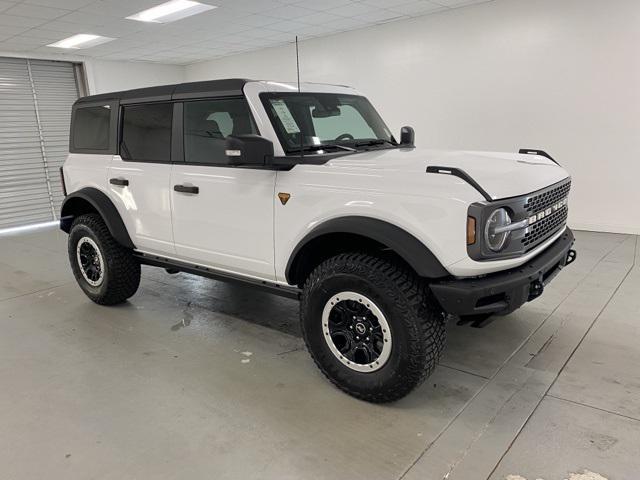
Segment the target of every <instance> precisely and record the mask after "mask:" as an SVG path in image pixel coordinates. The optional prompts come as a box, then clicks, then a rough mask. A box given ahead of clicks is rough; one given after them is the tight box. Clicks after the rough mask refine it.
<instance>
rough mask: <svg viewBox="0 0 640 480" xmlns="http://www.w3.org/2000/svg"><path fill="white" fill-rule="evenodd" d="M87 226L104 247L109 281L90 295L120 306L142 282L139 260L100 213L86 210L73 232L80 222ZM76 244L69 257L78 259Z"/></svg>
mask: <svg viewBox="0 0 640 480" xmlns="http://www.w3.org/2000/svg"><path fill="white" fill-rule="evenodd" d="M80 224H81V225H84V226H86V227H87V228H88V229H90V230H91V231H92V232H93V233H94V234H95V235H96V237H98V239H99V242H100V246H101V247H102V256H103V260H104V262H105V263H106V264H107V270H108V274H109V280H108V285H107V288H106V289H105V291H104V292H102V293H101V294H99V295H92V294H90V293H88V292H86V291H85V293H87V296H88V297H89V298H90V299H91V300H93V301H94V302H95V303H97V304H99V305H117V304H119V303H123V302H125V301H126V300H127V299H128V298H130V297H131V296H133V295H134V294H135V293H136V291H137V290H138V287H139V285H140V263H139V262H138V261H137V260H136V259H135V257H134V256H133V255H132V253H131V251H130V250H129V249H127V248H125V247H123V246H122V245H120V244H119V243H118V242H117V241H116V240H115V239H114V238H113V236H112V235H111V233H110V232H109V229H108V228H107V226H106V225H105V223H104V221H103V220H102V218H101V217H100V215H98V214H97V213H87V214H84V215H80V216H79V217H77V218H76V219H75V220H74V221H73V224H72V226H71V230H70V232H73V229H74V227H75V226H77V225H80ZM75 255H76V253H75V245H72V242H69V258H70V260H71V262H75V261H76V260H75ZM74 274H75V276H76V278H77V280H78V282H84V278H83V277H82V276H81V275H80V278H78V275H77V274H76V272H75V270H74Z"/></svg>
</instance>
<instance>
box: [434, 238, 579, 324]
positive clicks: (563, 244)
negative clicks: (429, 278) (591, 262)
mask: <svg viewBox="0 0 640 480" xmlns="http://www.w3.org/2000/svg"><path fill="white" fill-rule="evenodd" d="M573 242H574V236H573V232H572V231H571V230H570V229H569V228H567V229H566V230H565V231H564V233H563V234H562V236H561V237H560V238H558V240H556V241H555V242H554V243H553V244H551V245H550V246H549V247H547V249H546V250H545V251H544V252H542V253H541V254H540V255H538V256H537V257H535V258H534V259H533V260H531V261H530V262H529V263H526V264H524V265H521V266H520V267H518V268H514V269H512V270H505V271H502V272H497V273H491V274H489V275H486V276H484V277H474V278H463V279H453V280H443V281H440V282H437V283H433V284H431V290H432V291H433V293H434V295H435V296H436V298H437V299H438V301H439V302H440V305H441V306H442V308H443V309H444V310H445V312H447V313H449V314H452V315H477V314H483V313H492V314H502V315H505V314H507V313H510V312H513V311H514V310H516V309H517V308H520V307H521V306H522V305H523V304H524V303H525V302H528V301H530V300H533V299H534V298H537V297H539V296H540V295H541V294H542V292H543V290H544V287H545V285H547V284H548V283H549V282H550V281H551V280H552V279H553V278H554V277H555V276H556V275H557V274H558V272H559V271H560V270H561V269H562V268H563V267H565V266H566V265H569V264H570V263H572V262H573V261H574V260H575V258H576V251H575V250H573V249H572V248H571V247H572V246H573Z"/></svg>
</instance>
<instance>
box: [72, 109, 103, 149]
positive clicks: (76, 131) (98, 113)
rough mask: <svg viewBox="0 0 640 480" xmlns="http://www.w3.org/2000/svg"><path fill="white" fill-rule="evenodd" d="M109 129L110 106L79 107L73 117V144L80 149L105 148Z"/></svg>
mask: <svg viewBox="0 0 640 480" xmlns="http://www.w3.org/2000/svg"><path fill="white" fill-rule="evenodd" d="M110 131H111V107H110V106H109V105H102V106H97V107H80V108H77V109H76V111H75V116H74V119H73V146H74V147H75V148H77V149H82V150H107V149H108V148H109V132H110Z"/></svg>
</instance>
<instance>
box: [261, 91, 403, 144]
mask: <svg viewBox="0 0 640 480" xmlns="http://www.w3.org/2000/svg"><path fill="white" fill-rule="evenodd" d="M260 97H261V99H262V102H263V104H264V106H265V109H266V110H267V114H268V115H269V118H270V119H271V123H272V124H273V127H274V129H275V130H276V133H277V134H278V137H279V139H280V142H281V143H282V146H283V148H284V150H285V151H286V152H287V153H298V152H300V151H301V150H302V151H305V152H306V151H309V152H322V151H323V149H331V148H339V147H340V146H341V147H343V148H344V147H347V148H353V149H356V150H357V149H359V148H370V147H371V146H374V145H382V146H395V145H397V143H396V141H395V139H394V138H393V136H392V135H391V132H390V131H389V129H388V128H387V126H386V125H385V124H384V122H383V121H382V118H380V115H378V112H376V110H375V109H374V108H373V106H372V105H371V104H370V103H369V101H368V100H367V99H366V98H365V97H361V96H358V95H341V94H335V93H288V92H287V93H263V94H262V95H261V96H260Z"/></svg>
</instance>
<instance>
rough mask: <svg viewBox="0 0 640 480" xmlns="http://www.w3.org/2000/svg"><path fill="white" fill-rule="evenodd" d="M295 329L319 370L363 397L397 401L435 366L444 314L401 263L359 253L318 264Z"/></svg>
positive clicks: (379, 400)
mask: <svg viewBox="0 0 640 480" xmlns="http://www.w3.org/2000/svg"><path fill="white" fill-rule="evenodd" d="M300 316H301V324H302V334H303V337H304V340H305V343H306V345H307V348H308V350H309V353H310V354H311V357H312V358H313V360H314V361H315V363H316V364H317V365H318V367H319V368H320V370H321V371H322V372H323V373H324V374H325V376H326V377H327V378H328V379H329V380H330V381H331V382H333V383H334V384H335V385H336V386H337V387H338V388H340V389H342V390H344V391H345V392H346V393H348V394H349V395H352V396H354V397H356V398H360V399H362V400H366V401H369V402H375V403H383V402H391V401H394V400H398V399H400V398H402V397H404V396H405V395H407V394H408V393H409V392H411V391H412V390H413V389H414V388H416V387H417V386H418V385H420V384H421V383H422V382H423V381H424V380H425V379H426V378H427V377H428V376H429V375H430V374H431V373H432V372H433V370H434V369H435V367H436V364H437V362H438V360H439V357H440V353H441V352H442V350H443V348H444V343H445V322H444V319H445V315H444V313H443V312H442V309H441V308H440V307H439V305H438V304H437V302H436V301H435V300H434V299H433V298H432V296H431V293H430V291H429V289H428V286H427V285H426V283H425V282H424V281H423V280H422V279H420V278H419V277H418V276H417V275H416V274H415V273H414V272H412V271H410V270H409V269H408V268H407V267H405V266H403V265H400V264H398V263H394V262H391V261H387V260H383V259H381V258H377V257H373V256H370V255H367V254H362V253H346V254H340V255H337V256H335V257H332V258H330V259H328V260H326V261H325V262H323V263H322V264H320V265H319V266H318V267H317V268H316V269H315V270H314V271H313V272H312V273H311V275H310V276H309V278H308V279H307V281H306V282H305V285H304V288H303V293H302V300H301V305H300Z"/></svg>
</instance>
